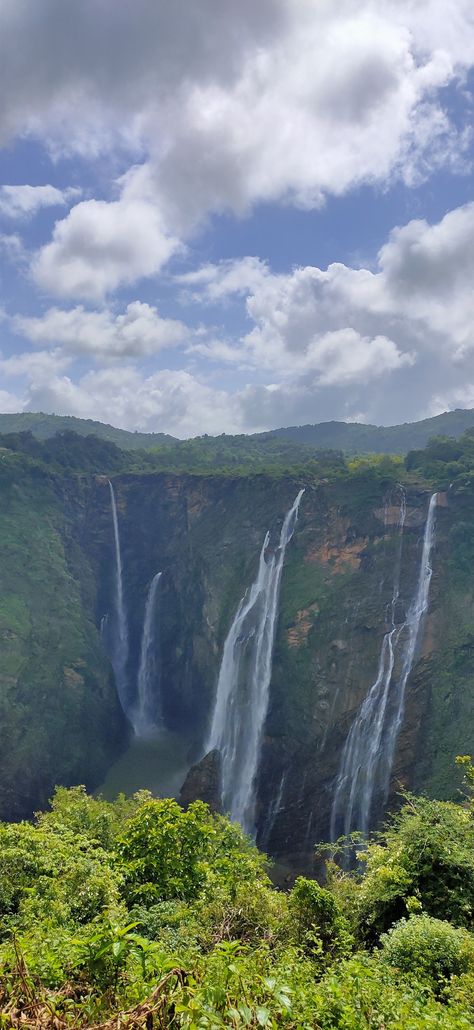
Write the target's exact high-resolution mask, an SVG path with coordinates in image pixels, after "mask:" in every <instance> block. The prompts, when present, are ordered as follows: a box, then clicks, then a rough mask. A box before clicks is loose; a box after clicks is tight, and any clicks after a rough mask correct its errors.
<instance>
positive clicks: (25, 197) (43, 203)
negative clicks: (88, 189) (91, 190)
mask: <svg viewBox="0 0 474 1030" xmlns="http://www.w3.org/2000/svg"><path fill="white" fill-rule="evenodd" d="M80 193H81V190H80V189H76V188H75V187H70V188H69V189H66V190H58V189H57V188H56V186H27V185H25V186H0V215H6V216H7V217H8V218H17V219H26V218H32V217H33V215H35V214H36V212H37V211H39V210H40V209H41V208H42V207H64V206H65V205H66V204H67V203H69V201H72V200H74V199H77V197H78V196H79V194H80Z"/></svg>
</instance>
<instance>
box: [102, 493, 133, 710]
mask: <svg viewBox="0 0 474 1030" xmlns="http://www.w3.org/2000/svg"><path fill="white" fill-rule="evenodd" d="M108 482H109V490H110V501H111V506H112V521H113V526H114V543H115V599H114V600H115V625H114V627H113V639H112V647H111V654H110V660H111V662H112V668H113V670H114V675H115V684H116V687H117V694H118V698H119V701H120V704H121V706H122V709H123V711H124V712H125V715H128V714H129V712H128V709H129V698H128V689H127V660H128V626H127V613H126V609H125V598H124V591H123V575H122V553H121V550H120V534H119V525H118V518H117V505H116V503H115V493H114V488H113V486H112V483H111V482H110V479H109V481H108ZM107 622H108V620H107ZM106 625H107V623H106ZM107 628H108V626H107Z"/></svg>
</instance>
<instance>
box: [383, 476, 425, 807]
mask: <svg viewBox="0 0 474 1030" xmlns="http://www.w3.org/2000/svg"><path fill="white" fill-rule="evenodd" d="M437 502H438V494H436V493H435V494H433V495H432V497H431V499H430V504H429V508H428V517H427V520H426V526H425V535H424V538H423V551H422V555H421V564H420V571H419V574H418V586H417V590H416V594H415V596H414V598H413V601H412V603H411V606H410V610H409V612H408V615H407V620H406V626H407V629H408V637H407V641H406V645H405V649H404V653H403V660H402V667H401V674H400V679H399V685H398V690H397V694H396V698H395V702H396V703H395V713H394V717H393V719H392V721H391V723H390V726H389V728H388V733H387V740H386V768H385V778H384V783H383V788H384V798H385V800H386V799H387V798H388V792H389V787H390V774H391V771H392V765H393V759H394V755H395V746H396V743H397V738H398V734H399V732H400V729H401V726H402V722H403V716H404V714H405V690H406V685H407V681H408V677H409V675H410V673H411V670H412V668H413V662H414V660H415V654H416V646H417V643H418V635H419V630H420V624H421V620H422V618H423V616H424V614H425V612H426V611H427V610H428V599H429V593H430V584H431V577H432V575H433V567H432V565H431V551H432V548H433V544H434V539H435V513H436V505H437Z"/></svg>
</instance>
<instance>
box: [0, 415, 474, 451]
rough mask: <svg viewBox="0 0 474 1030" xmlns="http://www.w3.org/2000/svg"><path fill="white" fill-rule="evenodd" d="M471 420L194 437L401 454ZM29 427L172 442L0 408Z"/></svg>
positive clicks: (128, 444)
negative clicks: (271, 441) (277, 440)
mask: <svg viewBox="0 0 474 1030" xmlns="http://www.w3.org/2000/svg"><path fill="white" fill-rule="evenodd" d="M472 426H474V408H470V409H467V410H466V409H462V408H457V409H456V410H455V411H445V412H444V413H443V414H442V415H436V416H435V417H434V418H426V419H423V421H421V422H405V423H404V424H403V425H400V426H372V425H362V424H361V423H359V422H319V423H316V424H315V425H306V426H289V427H287V428H282V429H272V430H270V431H269V432H268V433H255V434H253V435H252V436H243V435H242V436H228V435H225V434H222V435H221V436H219V437H207V436H206V437H196V438H195V439H196V440H199V441H201V440H205V441H215V444H212V443H209V442H208V443H207V444H206V446H205V448H204V449H206V447H207V449H209V448H210V449H212V448H213V447H214V446H217V447H218V448H219V447H222V446H225V448H228V447H230V448H231V449H234V443H235V445H237V449H239V450H240V449H241V448H242V444H243V442H244V441H248V446H250V447H251V449H252V451H254V450H255V445H258V444H259V443H260V442H263V443H264V444H265V445H266V444H267V442H268V441H270V440H273V439H274V438H275V437H277V438H279V439H280V440H286V441H288V442H289V443H292V444H293V445H297V446H301V445H304V446H305V447H306V448H312V449H314V448H316V449H318V450H319V449H331V450H340V451H343V452H345V453H346V454H406V453H407V452H408V451H410V450H413V449H416V448H419V447H424V446H425V445H426V444H427V443H428V440H430V439H431V437H433V436H452V437H455V438H458V437H460V436H461V435H462V433H464V432H465V430H466V429H470V428H471V427H472ZM28 431H29V432H31V433H32V434H33V436H35V437H36V438H37V439H38V440H47V439H49V438H50V437H52V436H54V435H55V434H56V433H64V432H70V431H73V432H75V433H78V434H79V435H80V436H90V435H94V436H96V437H99V438H100V439H102V440H108V441H110V442H111V443H114V444H116V446H117V447H121V448H122V449H123V450H127V451H136V450H143V449H145V450H150V449H152V448H156V447H161V446H163V445H170V446H171V445H173V444H174V443H176V442H177V441H176V439H175V437H173V436H170V435H168V434H167V433H138V432H128V431H127V430H126V429H117V428H115V427H114V426H110V425H105V424H104V423H102V422H96V421H94V420H93V419H83V418H75V417H74V416H72V415H45V414H44V413H42V412H32V411H25V412H18V413H17V414H5V415H2V414H0V433H22V432H28Z"/></svg>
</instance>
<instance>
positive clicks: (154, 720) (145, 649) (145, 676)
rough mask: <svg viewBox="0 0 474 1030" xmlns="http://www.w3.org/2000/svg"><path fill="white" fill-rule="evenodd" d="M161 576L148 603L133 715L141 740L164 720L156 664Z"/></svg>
mask: <svg viewBox="0 0 474 1030" xmlns="http://www.w3.org/2000/svg"><path fill="white" fill-rule="evenodd" d="M161 575H162V574H161V572H157V573H156V576H153V579H152V581H151V583H150V589H149V591H148V595H147V599H146V604H145V615H144V619H143V633H142V642H141V647H140V661H139V666H138V676H137V700H136V705H135V708H134V710H133V712H132V715H131V719H132V724H133V729H134V730H135V733H136V735H137V737H146V736H148V735H149V734H150V733H153V731H154V730H155V729H156V727H157V725H158V723H159V722H160V720H161V710H160V699H159V695H158V692H157V689H156V661H155V651H156V643H155V622H156V606H157V598H158V588H159V583H160V579H161Z"/></svg>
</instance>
